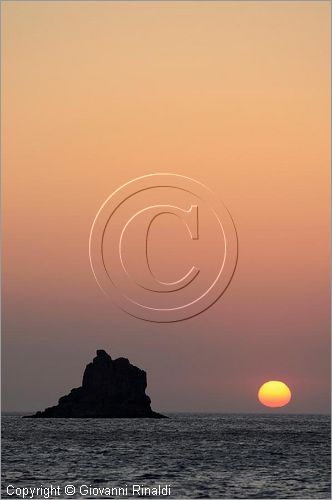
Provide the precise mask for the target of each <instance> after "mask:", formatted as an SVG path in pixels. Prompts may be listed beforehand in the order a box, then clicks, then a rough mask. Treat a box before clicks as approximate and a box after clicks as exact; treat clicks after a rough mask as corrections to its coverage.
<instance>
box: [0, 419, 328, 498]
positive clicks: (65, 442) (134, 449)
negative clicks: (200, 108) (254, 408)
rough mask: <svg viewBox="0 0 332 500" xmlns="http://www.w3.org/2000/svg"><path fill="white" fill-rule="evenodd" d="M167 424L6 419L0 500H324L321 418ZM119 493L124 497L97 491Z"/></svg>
mask: <svg viewBox="0 0 332 500" xmlns="http://www.w3.org/2000/svg"><path fill="white" fill-rule="evenodd" d="M170 417H171V418H169V419H162V420H153V419H152V420H149V419H132V420H129V419H128V420H127V419H118V420H116V419H23V418H21V417H20V416H4V417H3V418H2V498H22V496H19V495H21V493H20V492H21V491H23V490H17V492H16V493H15V490H13V489H10V490H9V493H13V495H9V494H8V493H7V490H6V489H7V486H8V485H13V486H14V487H15V488H23V487H41V485H42V486H43V487H46V486H50V485H53V486H54V487H56V486H58V487H59V490H58V491H59V493H60V494H59V495H58V491H57V492H56V495H54V496H53V497H54V498H110V497H112V498H124V497H131V498H132V485H133V484H136V485H144V486H145V487H150V488H153V487H156V486H157V485H162V486H164V485H170V486H169V487H170V495H168V498H229V499H231V498H280V499H281V498H330V491H331V489H330V488H331V487H330V418H329V417H328V416H319V415H315V416H313V415H312V416H310V415H221V414H171V415H170ZM66 485H72V486H73V487H75V493H74V495H68V496H66V494H65V489H64V488H65V486H66ZM90 485H91V487H93V488H96V489H95V490H89V488H90ZM125 486H127V491H128V494H127V495H119V496H117V495H116V494H117V493H121V491H120V490H119V491H118V490H114V489H113V493H114V494H113V495H110V494H109V491H107V490H104V491H103V488H107V487H108V488H117V487H122V488H125ZM123 491H125V490H123ZM123 491H122V492H123ZM152 491H153V490H151V492H152ZM164 491H165V490H164ZM72 492H73V490H71V493H72ZM141 492H142V491H141ZM137 493H138V492H137V490H135V495H134V496H135V497H137V498H139V496H138V494H137ZM16 494H17V496H16ZM143 496H145V498H146V497H147V496H148V495H143ZM143 496H141V497H140V498H143ZM157 497H159V498H161V495H157ZM34 498H43V496H41V495H37V496H34ZM154 498H156V496H155V497H154ZM164 498H165V497H164ZM166 498H167V497H166Z"/></svg>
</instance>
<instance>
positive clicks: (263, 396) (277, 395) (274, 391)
mask: <svg viewBox="0 0 332 500" xmlns="http://www.w3.org/2000/svg"><path fill="white" fill-rule="evenodd" d="M291 397H292V393H291V391H290V389H289V387H288V386H287V385H286V384H285V383H284V382H280V381H279V380H270V381H269V382H265V384H263V385H262V386H261V388H260V389H259V391H258V399H259V401H260V402H261V403H262V405H264V406H270V407H271V408H279V407H281V406H285V405H287V404H288V403H289V402H290V400H291Z"/></svg>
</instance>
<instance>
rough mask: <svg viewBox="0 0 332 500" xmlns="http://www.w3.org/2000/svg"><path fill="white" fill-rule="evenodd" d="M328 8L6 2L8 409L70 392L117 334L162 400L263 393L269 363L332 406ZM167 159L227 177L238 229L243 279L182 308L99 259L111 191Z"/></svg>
mask: <svg viewBox="0 0 332 500" xmlns="http://www.w3.org/2000/svg"><path fill="white" fill-rule="evenodd" d="M329 17H330V15H329V4H328V2H319V1H318V2H317V1H312V2H310V1H306V2H301V1H297V2H264V3H263V2H250V1H249V2H168V3H166V2H76V1H75V2H56V1H48V2H29V1H27V2H15V1H10V2H9V1H7V2H6V1H4V2H2V28H3V31H2V42H3V43H2V55H3V58H2V71H3V82H2V83H3V86H2V100H3V101H2V102H3V109H2V120H3V231H4V245H3V284H4V293H3V306H4V308H3V312H4V321H3V327H4V328H3V353H4V360H3V374H4V375H3V407H4V409H40V408H42V407H44V406H46V405H50V404H54V403H55V402H56V400H57V398H58V397H59V396H60V395H62V394H64V393H65V392H66V391H67V390H68V389H69V388H71V387H73V386H74V385H75V384H77V385H78V384H79V383H80V378H81V372H82V368H83V367H84V366H85V364H86V362H88V361H89V360H90V358H91V357H92V356H93V353H94V351H95V349H96V348H105V349H106V350H108V351H109V352H110V353H111V355H112V356H114V357H116V356H120V355H121V356H126V357H129V359H130V360H131V361H132V362H133V363H136V364H137V365H138V366H140V367H143V368H145V369H146V370H147V371H148V376H149V386H148V393H149V394H150V395H151V397H152V401H153V406H154V407H155V408H156V409H159V410H168V409H169V410H198V411H260V410H261V407H260V406H259V403H258V402H257V397H256V395H257V390H258V388H259V386H260V385H261V384H262V383H263V382H265V381H266V380H270V379H271V380H283V381H285V382H286V383H287V384H288V385H289V387H290V388H291V389H292V394H293V398H292V402H291V404H290V405H289V407H286V408H285V411H294V412H297V411H299V412H302V411H303V412H306V411H308V412H323V411H328V410H329V339H330V335H329V280H328V275H329V229H328V227H329V182H330V177H329V146H330V145H329V84H330V78H329V71H330V67H329V57H330V53H329V35H330V33H329ZM160 171H167V172H173V173H178V174H182V175H187V176H189V177H193V178H194V179H197V180H199V181H201V182H203V183H204V184H206V185H207V186H209V187H211V188H213V190H214V192H215V194H216V195H217V196H218V197H220V199H221V200H222V201H223V202H224V203H225V205H226V206H227V207H228V209H229V210H230V212H231V214H232V217H233V218H234V220H235V223H236V227H237V230H238V234H239V262H238V268H237V271H236V274H235V276H234V279H233V282H232V284H231V286H230V288H229V289H228V290H227V292H226V293H225V295H224V296H223V297H222V298H221V300H220V301H219V302H217V303H216V304H215V305H214V306H213V307H212V308H211V309H210V310H209V311H207V312H205V313H204V314H202V315H200V316H199V317H197V318H194V319H191V320H188V321H185V322H182V323H178V324H172V325H160V324H146V323H144V322H142V321H140V320H137V319H134V318H131V317H130V316H128V315H126V314H125V313H123V312H122V311H120V310H119V309H118V308H117V307H116V306H115V305H114V304H112V303H111V302H109V301H107V300H106V299H105V298H104V297H103V295H102V294H101V292H100V290H99V288H98V287H97V285H96V283H95V281H94V279H93V276H92V273H91V270H90V267H89V258H88V238H89V232H90V228H91V224H92V221H93V219H94V217H95V215H96V212H97V210H98V209H99V207H100V205H101V203H103V201H104V200H105V199H106V198H107V197H108V196H109V195H110V193H112V192H113V191H114V190H115V189H116V188H117V187H119V186H120V185H121V184H123V183H124V182H127V181H129V180H131V179H132V178H134V177H138V176H141V175H144V174H147V173H154V172H160ZM170 266H171V262H170ZM59 366H60V367H61V370H60V373H59V371H58V369H59ZM41 373H43V376H42V377H41V376H40V374H41Z"/></svg>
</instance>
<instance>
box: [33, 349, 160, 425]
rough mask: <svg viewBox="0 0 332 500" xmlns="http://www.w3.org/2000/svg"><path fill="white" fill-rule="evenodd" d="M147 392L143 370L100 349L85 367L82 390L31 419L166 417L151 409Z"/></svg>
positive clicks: (72, 393)
mask: <svg viewBox="0 0 332 500" xmlns="http://www.w3.org/2000/svg"><path fill="white" fill-rule="evenodd" d="M145 389H146V372H145V371H144V370H141V369H140V368H137V367H136V366H134V365H132V364H131V363H130V362H129V360H128V359H126V358H118V359H114V360H113V359H112V358H111V356H110V355H109V354H107V352H106V351H104V350H98V351H97V356H96V357H95V358H94V359H93V361H92V363H89V364H88V365H87V366H86V368H85V371H84V375H83V381H82V386H81V387H78V388H75V389H72V390H71V391H70V393H69V394H68V395H67V396H63V397H61V398H60V399H59V402H58V404H57V405H56V406H51V407H50V408H46V409H45V410H44V411H38V412H37V413H35V414H34V415H29V417H28V418H165V417H164V416H163V415H160V414H159V413H156V412H154V411H153V410H152V409H151V400H150V398H149V396H147V395H146V394H145Z"/></svg>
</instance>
